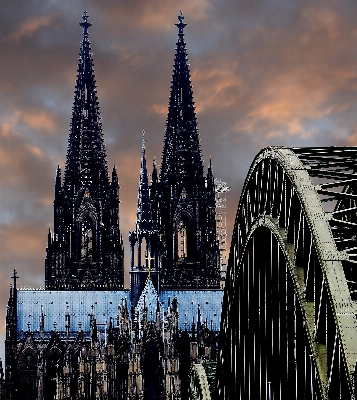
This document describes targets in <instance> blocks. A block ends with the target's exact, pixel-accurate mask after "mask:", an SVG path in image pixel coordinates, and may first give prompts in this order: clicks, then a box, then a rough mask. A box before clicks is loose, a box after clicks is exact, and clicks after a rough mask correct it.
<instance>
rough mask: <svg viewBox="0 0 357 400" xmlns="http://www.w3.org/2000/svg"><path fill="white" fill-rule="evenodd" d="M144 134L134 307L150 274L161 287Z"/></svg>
mask: <svg viewBox="0 0 357 400" xmlns="http://www.w3.org/2000/svg"><path fill="white" fill-rule="evenodd" d="M145 141H146V140H145V137H144V131H143V137H142V146H141V168H140V178H139V191H138V207H137V212H136V224H135V231H133V232H130V233H129V242H130V275H131V279H130V281H131V282H130V284H131V304H132V307H135V306H136V304H137V302H138V299H139V297H140V295H141V292H142V291H143V289H144V286H145V282H146V280H147V278H148V277H150V278H151V280H152V282H153V284H154V287H155V288H156V290H158V268H159V260H160V259H159V255H160V254H159V244H160V243H159V238H160V236H159V231H158V229H157V226H156V224H155V222H154V221H153V218H152V213H151V199H150V187H149V179H148V173H147V167H146V155H145Z"/></svg>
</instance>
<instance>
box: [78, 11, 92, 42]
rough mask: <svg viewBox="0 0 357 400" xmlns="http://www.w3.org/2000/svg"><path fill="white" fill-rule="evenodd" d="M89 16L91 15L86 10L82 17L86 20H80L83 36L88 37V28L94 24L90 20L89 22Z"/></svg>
mask: <svg viewBox="0 0 357 400" xmlns="http://www.w3.org/2000/svg"><path fill="white" fill-rule="evenodd" d="M88 17H89V15H88V13H87V11H86V10H84V13H83V15H82V18H83V21H84V22H80V23H79V25H80V26H81V27H83V36H86V37H88V28H89V27H90V26H92V24H91V23H90V22H88Z"/></svg>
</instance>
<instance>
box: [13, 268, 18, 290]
mask: <svg viewBox="0 0 357 400" xmlns="http://www.w3.org/2000/svg"><path fill="white" fill-rule="evenodd" d="M11 278H12V279H13V280H14V290H16V279H19V276H17V271H16V269H14V275H13V276H12V277H11Z"/></svg>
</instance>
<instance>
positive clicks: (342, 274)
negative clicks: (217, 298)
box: [217, 147, 357, 400]
mask: <svg viewBox="0 0 357 400" xmlns="http://www.w3.org/2000/svg"><path fill="white" fill-rule="evenodd" d="M356 160H357V150H356V149H355V148H305V149H303V148H295V149H288V148H283V147H268V148H266V149H264V150H262V151H261V152H260V153H259V154H258V155H257V157H256V158H255V160H254V161H253V163H252V166H251V168H250V170H249V172H248V175H247V178H246V181H245V184H244V187H243V190H242V194H241V198H240V202H239V206H238V210H237V215H236V221H235V227H234V232H233V237H232V244H231V250H230V256H229V263H228V271H227V281H226V288H225V293H224V300H223V309H222V318H221V321H222V322H221V324H222V325H221V333H220V345H219V360H218V366H217V387H218V390H217V392H218V398H220V399H252V398H257V399H268V400H269V399H274V400H276V399H285V398H289V399H294V398H296V399H305V398H306V399H348V398H355V395H354V390H355V383H354V379H355V378H354V377H355V363H356V360H357V322H356V304H355V300H354V298H355V296H356V295H355V290H354V288H355V286H356V282H357V274H356V272H355V268H357V266H356V265H355V263H357V261H356V259H355V255H354V248H357V241H356V237H357V224H356V222H357V221H356V219H357V217H356V212H357V201H356V198H357V196H356V195H355V194H354V193H357V190H355V188H354V184H355V181H356V182H357V175H355V170H356V169H357V168H355V163H356ZM331 188H333V190H331ZM323 203H324V204H327V205H330V211H329V209H328V207H327V208H326V209H325V208H324V206H323ZM334 203H335V204H336V206H335V209H334V211H332V207H331V204H334ZM326 210H327V211H326ZM356 257H357V254H356Z"/></svg>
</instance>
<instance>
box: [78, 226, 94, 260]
mask: <svg viewBox="0 0 357 400" xmlns="http://www.w3.org/2000/svg"><path fill="white" fill-rule="evenodd" d="M81 258H82V259H85V260H92V259H93V229H92V223H91V221H90V220H89V219H85V220H83V222H82V225H81Z"/></svg>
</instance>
